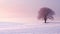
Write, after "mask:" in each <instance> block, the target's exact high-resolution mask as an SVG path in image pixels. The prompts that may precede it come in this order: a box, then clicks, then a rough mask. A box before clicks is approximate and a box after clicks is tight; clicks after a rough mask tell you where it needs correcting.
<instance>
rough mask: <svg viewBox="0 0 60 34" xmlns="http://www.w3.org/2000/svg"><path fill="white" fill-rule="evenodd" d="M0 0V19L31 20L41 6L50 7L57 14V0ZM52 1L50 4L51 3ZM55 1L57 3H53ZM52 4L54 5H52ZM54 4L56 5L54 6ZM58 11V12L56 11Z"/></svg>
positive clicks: (11, 20) (5, 20) (34, 19)
mask: <svg viewBox="0 0 60 34" xmlns="http://www.w3.org/2000/svg"><path fill="white" fill-rule="evenodd" d="M51 1H52V0H50V1H48V0H45V1H43V0H0V21H3V22H31V21H32V22H33V21H36V20H37V14H38V11H39V9H40V8H41V7H44V6H46V7H49V8H52V9H53V10H54V11H55V12H56V13H57V16H58V15H59V11H60V10H59V7H56V6H58V5H59V3H58V1H55V0H53V1H52V2H54V3H52V2H51ZM51 3H52V4H51ZM55 3H57V5H56V4H55ZM53 4H54V5H53ZM55 5H56V6H55ZM55 8H56V9H55ZM57 11H58V12H57Z"/></svg>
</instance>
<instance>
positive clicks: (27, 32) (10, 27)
mask: <svg viewBox="0 0 60 34" xmlns="http://www.w3.org/2000/svg"><path fill="white" fill-rule="evenodd" d="M0 34H60V23H59V22H55V23H53V22H52V23H46V24H45V23H42V24H40V23H0Z"/></svg>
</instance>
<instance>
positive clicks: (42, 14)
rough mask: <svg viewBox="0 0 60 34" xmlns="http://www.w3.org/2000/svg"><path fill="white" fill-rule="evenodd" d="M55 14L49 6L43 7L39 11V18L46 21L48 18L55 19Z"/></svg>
mask: <svg viewBox="0 0 60 34" xmlns="http://www.w3.org/2000/svg"><path fill="white" fill-rule="evenodd" d="M53 15H55V12H54V11H53V10H52V9H50V8H47V7H43V8H41V9H40V10H39V12H38V19H43V20H44V21H45V23H46V21H47V19H54V17H53Z"/></svg>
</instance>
